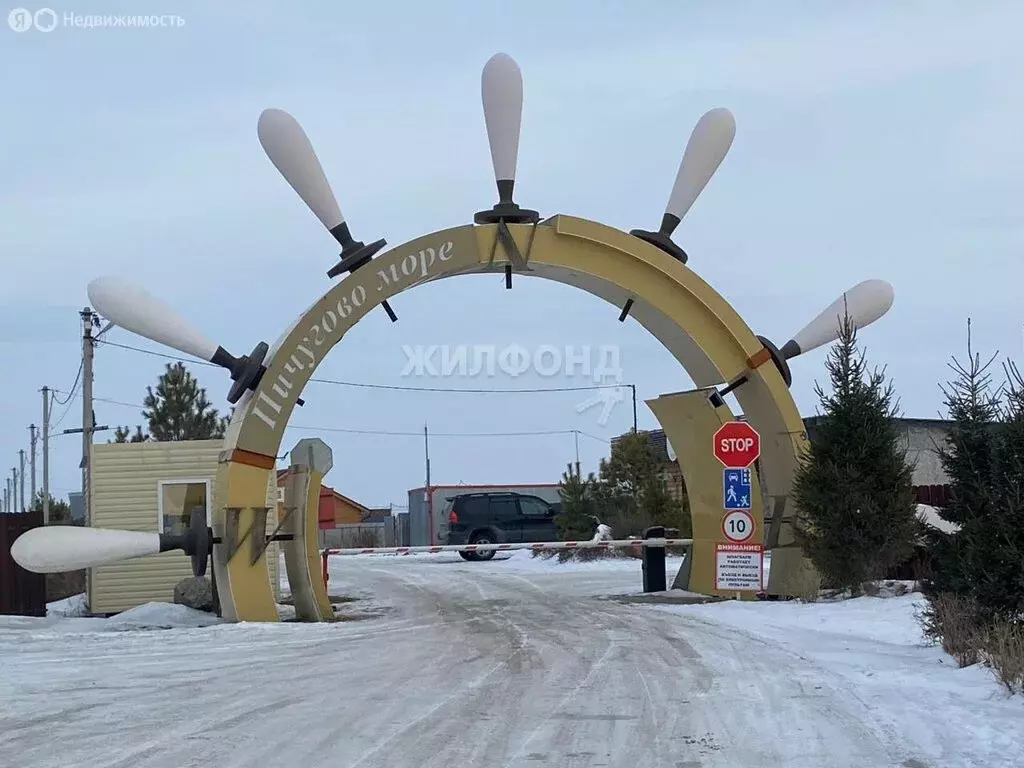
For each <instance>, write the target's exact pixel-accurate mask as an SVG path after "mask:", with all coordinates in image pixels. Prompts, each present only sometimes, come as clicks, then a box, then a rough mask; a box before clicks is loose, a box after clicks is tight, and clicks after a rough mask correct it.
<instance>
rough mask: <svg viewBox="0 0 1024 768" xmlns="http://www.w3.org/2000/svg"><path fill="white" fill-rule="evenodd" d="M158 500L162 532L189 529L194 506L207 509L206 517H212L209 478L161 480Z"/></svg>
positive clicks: (176, 532)
mask: <svg viewBox="0 0 1024 768" xmlns="http://www.w3.org/2000/svg"><path fill="white" fill-rule="evenodd" d="M158 500H159V503H158V509H159V520H158V521H157V522H158V528H157V530H158V531H159V532H160V533H170V534H180V533H184V532H185V531H187V530H188V525H189V521H190V520H191V517H192V509H193V508H194V507H202V508H203V509H205V510H206V519H207V520H209V519H210V481H209V480H161V481H160V484H159V488H158Z"/></svg>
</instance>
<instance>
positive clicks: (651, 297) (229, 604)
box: [213, 215, 809, 621]
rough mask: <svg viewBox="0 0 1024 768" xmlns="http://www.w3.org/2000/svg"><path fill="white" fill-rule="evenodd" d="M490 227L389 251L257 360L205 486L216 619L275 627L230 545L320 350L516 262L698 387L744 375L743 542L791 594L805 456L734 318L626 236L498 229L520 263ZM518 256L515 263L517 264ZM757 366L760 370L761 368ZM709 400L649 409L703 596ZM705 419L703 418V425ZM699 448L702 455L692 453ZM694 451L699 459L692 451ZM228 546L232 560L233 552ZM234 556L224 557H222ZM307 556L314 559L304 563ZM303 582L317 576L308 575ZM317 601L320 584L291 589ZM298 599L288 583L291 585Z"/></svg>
mask: <svg viewBox="0 0 1024 768" xmlns="http://www.w3.org/2000/svg"><path fill="white" fill-rule="evenodd" d="M499 226H501V225H482V226H475V225H465V226H460V227H455V228H452V229H447V230H442V231H439V232H434V233H432V234H429V235H425V236H423V237H420V238H417V239H416V240H412V241H410V242H408V243H405V244H404V245H400V246H398V247H396V248H393V249H391V250H390V251H387V252H385V253H383V254H381V255H379V256H378V257H376V258H375V259H374V260H373V261H372V262H370V263H368V264H367V265H365V266H363V267H362V268H360V269H359V270H357V271H356V272H354V273H352V274H350V275H348V276H347V277H345V278H344V279H343V280H341V281H340V282H338V283H336V284H335V285H333V286H332V287H331V289H330V290H329V291H328V292H327V293H325V294H324V295H323V296H322V297H321V298H320V299H318V300H317V301H316V302H315V303H314V304H313V305H312V306H311V307H310V308H309V309H308V310H307V311H306V312H305V313H304V314H303V315H302V316H301V317H300V318H299V319H298V320H297V321H296V322H295V323H294V324H293V325H292V327H291V328H290V329H289V330H288V331H287V332H286V333H285V334H284V335H283V336H282V338H281V339H280V340H279V341H278V342H277V344H276V345H275V347H274V348H273V349H272V350H271V352H270V355H269V356H268V362H267V370H266V372H265V374H264V375H263V377H262V379H261V380H260V383H259V385H258V386H257V388H256V390H255V391H254V392H247V393H246V395H245V396H244V397H243V399H242V400H241V401H240V402H239V403H238V407H237V408H236V410H235V414H234V417H233V419H232V422H231V425H230V427H229V430H228V434H227V437H226V444H225V451H224V454H223V456H222V458H221V465H220V470H219V472H218V475H217V480H216V490H215V493H214V499H215V501H216V509H215V511H214V515H213V528H214V535H215V536H218V537H222V538H225V534H228V535H227V537H226V539H225V540H226V541H230V542H232V544H231V546H228V545H227V544H226V543H221V544H218V545H215V546H214V551H213V566H214V573H215V577H216V579H217V583H218V589H219V593H220V600H221V606H222V611H223V615H224V617H225V618H228V619H233V620H239V621H276V620H277V618H278V614H277V608H276V605H275V602H274V598H273V593H272V591H271V589H270V583H269V578H268V570H267V564H266V560H265V556H264V555H262V554H258V553H256V552H254V553H253V554H252V556H246V555H247V554H248V552H249V550H248V549H245V548H242V549H238V548H237V542H238V541H239V540H240V539H241V538H242V537H244V534H245V533H246V532H247V531H248V530H250V528H252V529H253V530H261V529H260V528H259V526H260V525H261V524H262V518H260V514H261V510H264V509H265V504H266V501H265V499H266V488H267V482H268V473H270V472H272V471H273V468H274V466H275V457H276V456H277V455H278V454H279V453H280V449H281V443H282V439H283V435H284V430H285V427H286V426H287V423H288V419H289V418H290V416H291V413H292V410H293V408H294V407H295V401H296V399H297V398H298V397H299V396H300V395H301V393H302V390H303V388H304V387H305V385H306V383H307V382H308V381H309V379H310V377H311V376H312V375H313V372H314V371H315V370H316V367H317V366H318V365H319V363H320V361H321V360H322V359H323V358H324V356H325V355H326V354H327V352H328V351H329V350H330V349H331V348H332V347H333V346H334V345H335V344H337V343H338V342H339V341H340V340H341V338H342V337H343V336H344V334H345V333H346V332H347V331H348V330H349V329H350V328H351V327H352V326H353V325H355V324H356V322H358V321H359V320H360V319H361V318H362V317H363V316H365V315H366V314H367V313H368V312H369V311H370V310H372V309H373V308H375V307H377V306H378V305H379V304H380V303H381V302H382V301H383V300H384V299H388V298H391V297H392V296H394V295H395V294H397V293H400V292H402V291H404V290H407V289H409V288H412V287H414V286H416V285H420V284H422V283H425V282H428V281H433V280H437V279H441V278H447V277H451V276H454V275H461V274H472V273H480V272H487V271H492V270H494V271H501V270H503V269H504V266H505V265H506V264H509V263H511V264H513V265H514V267H515V270H516V271H517V272H518V273H520V274H526V275H532V276H536V277H541V278H545V279H550V280H555V281H558V282H561V283H565V284H567V285H573V286H576V287H577V288H580V289H583V290H585V291H588V292H589V293H592V294H594V295H596V296H599V297H601V298H603V299H605V300H606V301H608V302H610V303H612V304H614V305H616V306H617V307H622V306H623V305H624V304H625V302H626V301H627V300H629V299H632V300H633V304H632V307H631V311H630V315H631V316H632V317H634V318H635V319H636V320H637V321H638V322H640V323H641V324H642V325H643V326H644V327H645V328H647V330H648V331H650V332H651V333H652V334H653V335H654V336H655V337H656V338H658V339H659V340H660V341H661V343H662V344H663V345H664V346H665V347H666V348H667V349H668V350H669V351H670V352H671V353H672V354H673V355H674V356H675V357H676V359H677V360H678V361H679V362H680V364H681V365H682V366H683V367H684V368H685V369H686V371H687V373H688V374H689V375H690V377H691V378H692V379H693V380H694V382H695V383H696V385H697V387H698V390H702V389H707V388H711V387H714V386H715V385H717V384H719V383H721V382H724V381H729V380H732V379H733V378H734V377H736V376H737V375H740V374H742V373H746V375H747V382H746V383H745V384H743V385H742V386H740V387H739V388H737V389H736V390H735V396H736V398H737V400H738V402H739V403H740V405H741V407H742V409H743V413H744V415H745V417H746V418H747V420H748V421H749V422H750V423H751V424H752V425H753V426H754V428H755V429H757V430H758V432H759V433H760V434H761V443H762V448H761V459H760V473H761V478H760V479H761V487H762V489H763V490H764V491H765V493H766V495H767V499H768V503H769V504H770V506H771V510H772V515H771V519H772V529H771V530H770V531H768V532H767V536H766V535H765V532H764V531H763V526H762V524H761V521H760V517H761V514H760V513H761V509H760V500H759V499H756V500H755V501H756V502H757V504H758V508H757V509H755V510H754V512H755V513H756V519H757V528H758V529H759V530H758V531H757V534H756V538H755V539H752V540H751V541H756V542H757V543H760V542H762V541H766V543H767V544H768V545H769V546H770V547H772V548H773V557H772V561H773V563H772V569H771V582H770V584H769V592H774V593H777V594H792V593H793V591H794V588H795V587H794V585H795V584H796V583H797V582H798V581H799V580H800V579H802V578H803V574H802V573H801V572H802V571H803V570H805V569H807V568H809V566H808V565H807V563H806V562H805V561H804V560H803V558H802V557H801V556H800V551H799V549H798V548H797V547H796V546H795V543H794V540H793V535H792V525H791V523H792V519H793V517H794V514H795V510H794V509H793V505H792V503H791V501H790V500H789V493H790V485H791V483H792V478H793V473H794V470H795V468H796V461H797V457H798V455H799V452H800V451H802V450H803V449H804V448H805V447H806V435H805V434H804V431H803V422H802V421H801V419H800V415H799V413H798V411H797V408H796V405H795V403H794V402H793V399H792V397H791V395H790V393H789V390H788V388H787V387H786V384H785V382H784V381H783V379H782V376H781V375H780V373H779V372H778V370H777V369H776V368H775V366H774V365H773V364H772V363H771V362H770V359H769V356H768V352H767V350H766V349H764V347H763V346H762V344H761V342H760V341H758V339H757V337H756V336H755V334H754V333H753V332H752V331H751V329H750V328H748V327H747V325H746V323H745V322H744V321H743V319H742V318H741V317H740V316H739V314H738V313H737V312H736V311H735V310H734V309H733V308H732V307H731V306H730V305H729V303H728V302H727V301H725V299H723V298H722V297H721V296H720V295H719V294H718V293H717V292H716V291H715V290H714V289H712V288H711V287H710V286H709V285H708V284H707V283H706V282H704V281H703V280H702V279H701V278H700V277H699V276H698V275H697V274H695V273H694V272H693V271H692V270H691V269H690V268H689V267H687V266H685V265H683V264H682V263H680V262H679V261H677V260H676V259H674V258H672V257H671V256H669V255H668V254H666V253H664V252H662V251H660V250H659V249H657V248H656V247H654V246H653V245H650V244H648V243H646V242H644V241H642V240H640V239H638V238H636V237H633V236H632V235H629V234H626V233H625V232H622V231H620V230H617V229H614V228H612V227H608V226H605V225H603V224H599V223H597V222H593V221H588V220H586V219H580V218H575V217H571V216H564V215H559V216H554V217H552V218H550V219H546V220H545V221H543V222H541V223H540V224H539V225H536V226H534V225H529V224H514V225H509V230H510V231H511V233H512V236H513V238H514V241H515V243H516V245H517V246H518V251H519V253H518V254H510V253H509V251H508V250H506V248H505V247H504V246H503V244H501V242H500V241H499V239H498V231H497V230H498V227H499ZM523 259H525V264H524V262H523ZM766 363H767V364H766ZM711 392H713V390H711V389H707V391H706V392H698V393H692V392H691V393H677V394H672V395H666V396H663V397H661V398H658V399H657V400H655V401H652V402H651V403H650V405H651V407H652V409H653V410H654V412H655V415H656V416H657V418H658V419H659V421H660V422H661V424H662V427H663V428H664V429H665V431H666V434H667V436H668V438H669V440H670V441H671V442H672V444H673V446H675V447H676V449H677V452H678V453H679V457H680V460H681V469H682V471H683V473H684V478H685V481H686V485H687V489H688V492H689V495H690V499H691V512H692V514H693V518H694V546H693V550H692V556H691V558H690V563H691V575H690V584H691V588H693V589H696V590H698V591H701V592H709V593H713V592H714V589H713V585H712V584H711V582H710V580H711V578H712V576H711V574H712V568H713V566H712V565H711V558H712V557H713V548H714V543H715V540H716V538H717V539H718V540H722V541H724V539H722V538H721V534H717V537H716V536H715V534H716V532H717V530H718V528H719V525H720V521H721V518H722V507H721V502H720V501H718V502H714V501H713V500H714V499H715V498H716V497H717V498H718V499H719V500H720V499H721V483H722V480H721V473H720V472H708V471H703V470H702V471H700V472H695V469H694V468H695V467H696V466H697V465H698V464H699V462H697V461H693V462H686V461H683V459H684V456H687V455H688V456H691V457H694V456H696V455H697V454H700V455H705V453H706V455H710V452H711V435H710V434H709V433H707V430H708V429H709V428H710V427H709V425H712V424H715V423H720V422H721V421H723V420H727V419H728V418H730V415H729V414H728V409H727V407H726V406H724V405H720V406H719V407H718V408H715V406H713V405H712V404H711V403H710V402H709V401H708V398H707V394H710V393H711ZM702 408H706V409H707V413H708V414H712V415H710V416H708V415H707V414H701V412H700V411H701V409H702ZM702 446H704V447H703V448H702ZM701 452H705V453H701ZM232 549H237V554H235V553H234V552H232V551H231V550H232ZM232 555H234V556H232ZM310 556H312V555H310ZM305 572H308V573H317V572H318V571H317V569H316V567H315V564H312V567H307V568H305ZM300 588H303V589H307V590H311V591H313V592H314V593H315V597H316V602H318V603H319V604H321V605H322V604H323V601H324V600H326V593H325V592H324V588H323V585H322V583H321V584H320V585H319V586H318V585H317V584H315V583H314V584H310V585H302V586H301V587H300ZM293 589H295V585H293Z"/></svg>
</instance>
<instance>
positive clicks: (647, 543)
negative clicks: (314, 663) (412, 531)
mask: <svg viewBox="0 0 1024 768" xmlns="http://www.w3.org/2000/svg"><path fill="white" fill-rule="evenodd" d="M692 543H693V539H616V540H611V541H537V542H522V543H515V544H446V545H441V546H435V547H428V546H424V547H369V548H366V549H360V548H358V547H353V548H351V549H325V550H323V551H322V554H323V555H413V554H417V553H431V554H432V553H435V552H488V551H491V550H493V551H495V552H505V551H508V550H513V549H530V550H533V551H535V552H540V551H543V550H550V549H621V548H624V547H683V546H688V545H690V544H692Z"/></svg>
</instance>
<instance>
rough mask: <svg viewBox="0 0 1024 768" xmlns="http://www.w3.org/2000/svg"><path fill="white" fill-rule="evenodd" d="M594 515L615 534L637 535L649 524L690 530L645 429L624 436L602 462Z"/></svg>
mask: <svg viewBox="0 0 1024 768" xmlns="http://www.w3.org/2000/svg"><path fill="white" fill-rule="evenodd" d="M594 499H595V501H596V507H597V514H598V516H599V517H601V519H602V521H603V522H605V523H607V524H608V525H610V526H611V527H612V530H613V531H614V534H615V535H616V536H639V535H641V534H642V533H643V532H644V530H645V529H646V528H649V527H650V526H652V525H663V526H666V527H668V528H676V529H679V530H680V531H681V532H682V534H681V535H683V536H687V535H688V533H687V532H688V531H689V530H690V524H689V523H690V521H689V515H688V514H687V513H686V511H685V510H684V508H683V506H682V505H681V504H680V503H679V502H678V501H677V500H676V499H674V498H673V497H672V496H671V494H670V493H669V492H668V484H667V483H666V481H665V477H664V471H663V467H662V463H661V459H660V458H659V457H658V454H657V452H656V451H655V450H654V447H653V446H652V445H651V442H650V440H649V439H648V436H647V433H646V432H634V433H632V434H628V435H624V436H623V437H622V438H620V439H619V440H618V441H617V442H616V443H615V445H614V446H613V447H612V452H611V456H610V457H609V458H608V459H606V460H602V461H601V468H600V476H599V478H598V482H597V485H596V486H595V488H594Z"/></svg>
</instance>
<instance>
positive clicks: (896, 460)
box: [793, 315, 920, 594]
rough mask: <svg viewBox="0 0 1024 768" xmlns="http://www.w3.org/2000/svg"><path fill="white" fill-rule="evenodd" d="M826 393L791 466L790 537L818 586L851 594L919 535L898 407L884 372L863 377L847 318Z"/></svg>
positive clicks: (901, 556) (906, 552)
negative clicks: (803, 450)
mask: <svg viewBox="0 0 1024 768" xmlns="http://www.w3.org/2000/svg"><path fill="white" fill-rule="evenodd" d="M825 366H826V369H827V370H828V374H829V380H830V384H831V391H830V392H828V393H826V392H825V390H824V389H823V388H822V386H821V385H820V384H818V385H816V387H815V392H816V394H817V396H818V400H819V402H820V405H821V410H822V419H821V422H820V424H819V425H818V429H817V431H816V434H815V436H814V440H813V442H812V444H811V450H810V451H809V453H808V454H807V455H805V456H804V457H803V458H802V460H801V462H800V465H799V466H798V468H797V472H796V477H795V478H794V485H793V497H794V500H795V501H796V503H797V506H798V507H799V509H800V511H801V520H800V524H799V526H798V530H797V534H798V537H799V539H800V542H801V544H802V545H803V547H804V551H805V552H806V553H807V555H808V557H810V559H811V560H812V561H813V563H814V565H815V566H816V567H817V569H818V571H819V573H821V575H822V579H823V583H824V584H825V585H826V586H829V587H834V588H849V589H850V590H851V591H852V592H853V593H854V594H859V593H860V590H861V588H862V585H863V584H864V583H865V582H867V581H870V580H873V579H879V578H882V577H884V575H885V573H886V571H888V570H889V569H890V568H891V567H893V566H894V565H897V564H898V563H900V562H903V561H904V560H905V559H906V558H907V557H909V556H910V554H911V553H912V552H913V547H914V543H915V541H916V540H917V537H918V535H919V532H920V523H919V521H918V518H917V505H916V504H915V503H914V494H913V489H912V475H913V472H912V469H911V467H910V466H908V464H907V459H906V450H905V449H903V448H902V447H901V446H900V438H899V432H898V427H897V424H896V421H895V420H896V418H897V417H898V413H899V404H898V401H897V399H896V396H895V394H894V391H893V386H892V383H891V382H889V383H886V380H885V372H884V370H881V371H880V370H877V369H875V370H872V371H869V370H868V368H867V364H866V363H865V360H864V353H863V352H861V351H860V350H858V347H857V330H856V328H855V327H854V325H853V323H852V322H851V320H850V318H849V316H848V315H847V316H844V317H843V318H840V333H839V337H838V339H837V342H836V344H835V346H834V347H833V348H832V350H831V351H830V353H829V356H828V359H827V360H826V363H825Z"/></svg>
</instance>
